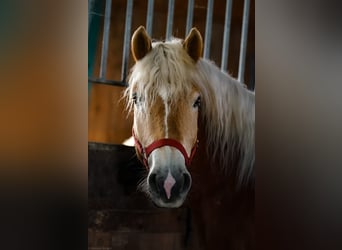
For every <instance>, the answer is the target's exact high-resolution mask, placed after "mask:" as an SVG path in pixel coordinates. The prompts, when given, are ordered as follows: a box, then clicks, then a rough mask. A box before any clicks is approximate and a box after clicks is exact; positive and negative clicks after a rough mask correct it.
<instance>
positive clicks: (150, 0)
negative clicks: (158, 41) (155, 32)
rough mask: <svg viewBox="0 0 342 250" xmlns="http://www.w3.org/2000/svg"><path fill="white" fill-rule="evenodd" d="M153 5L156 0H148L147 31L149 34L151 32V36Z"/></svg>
mask: <svg viewBox="0 0 342 250" xmlns="http://www.w3.org/2000/svg"><path fill="white" fill-rule="evenodd" d="M153 6H154V0H148V6H147V17H146V31H147V34H149V35H150V36H152V23H153Z"/></svg>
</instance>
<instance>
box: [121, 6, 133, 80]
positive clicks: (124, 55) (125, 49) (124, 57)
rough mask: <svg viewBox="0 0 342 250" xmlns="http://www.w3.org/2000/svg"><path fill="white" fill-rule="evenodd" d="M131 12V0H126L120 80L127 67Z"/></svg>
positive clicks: (123, 78)
mask: <svg viewBox="0 0 342 250" xmlns="http://www.w3.org/2000/svg"><path fill="white" fill-rule="evenodd" d="M132 12H133V0H127V7H126V23H125V36H124V47H123V52H122V68H121V80H122V81H125V80H126V73H127V68H128V58H129V48H130V37H131V25H132Z"/></svg>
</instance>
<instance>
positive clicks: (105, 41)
mask: <svg viewBox="0 0 342 250" xmlns="http://www.w3.org/2000/svg"><path fill="white" fill-rule="evenodd" d="M111 9H112V0H106V8H105V16H104V25H103V38H102V53H101V65H100V78H101V79H103V78H105V77H106V72H107V56H108V43H109V30H110V14H111Z"/></svg>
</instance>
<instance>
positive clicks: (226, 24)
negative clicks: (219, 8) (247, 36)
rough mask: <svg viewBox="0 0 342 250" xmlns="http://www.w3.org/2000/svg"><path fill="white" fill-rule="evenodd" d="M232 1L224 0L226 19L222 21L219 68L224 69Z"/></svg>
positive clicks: (226, 64) (225, 68) (226, 58)
mask: <svg viewBox="0 0 342 250" xmlns="http://www.w3.org/2000/svg"><path fill="white" fill-rule="evenodd" d="M232 2H233V0H226V19H225V21H224V33H223V45H222V46H223V49H222V56H221V70H222V71H226V70H227V66H228V54H229V36H230V22H231V19H232Z"/></svg>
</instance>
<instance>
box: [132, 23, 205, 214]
mask: <svg viewBox="0 0 342 250" xmlns="http://www.w3.org/2000/svg"><path fill="white" fill-rule="evenodd" d="M131 47H132V54H133V57H134V59H135V61H139V60H141V59H143V58H144V57H145V55H146V54H147V53H149V52H150V51H151V50H153V49H154V48H152V45H151V39H150V38H149V37H148V35H147V33H146V31H145V29H144V28H143V27H139V28H138V29H137V30H136V31H135V33H134V34H133V38H132V46H131ZM183 48H184V51H185V52H184V53H185V54H186V53H187V55H189V56H190V57H188V58H189V60H191V59H192V62H191V63H196V61H197V60H198V59H199V57H200V56H201V51H202V38H201V36H200V34H199V32H198V31H197V30H196V29H193V30H192V31H191V32H190V34H189V36H188V37H187V38H186V39H185V41H184V42H183ZM165 60H166V59H165ZM157 67H159V66H157ZM156 71H163V69H160V70H159V69H158V70H156ZM164 72H165V69H164ZM166 79H167V77H166ZM166 81H167V80H166ZM137 84H139V83H137ZM140 84H141V83H140ZM178 84H180V85H179V86H182V84H188V86H191V85H190V83H178ZM146 93H147V91H146V90H145V89H144V88H137V89H135V88H134V87H131V89H130V97H131V99H132V101H133V102H134V123H133V131H134V134H135V138H136V141H138V145H139V148H140V149H141V150H138V155H139V156H140V157H141V158H143V159H144V161H145V165H147V166H148V169H149V173H148V177H147V181H146V183H145V185H144V186H145V187H146V188H145V190H146V192H147V193H148V195H149V196H150V197H151V199H152V201H153V202H154V203H155V204H156V205H157V206H160V207H179V206H181V205H182V204H183V202H184V200H185V198H186V196H187V193H188V191H189V190H190V187H191V176H190V174H189V172H188V170H187V165H189V164H190V162H191V158H192V155H193V153H194V149H195V148H196V146H197V130H198V128H197V125H198V112H199V106H200V94H199V92H198V91H197V90H196V89H195V88H194V87H191V88H187V90H186V91H178V93H177V94H175V93H172V90H171V89H170V88H169V87H168V83H167V82H166V83H165V84H158V85H157V87H155V88H154V90H153V98H152V97H151V96H144V95H145V94H146ZM151 100H153V101H151Z"/></svg>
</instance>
